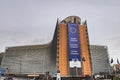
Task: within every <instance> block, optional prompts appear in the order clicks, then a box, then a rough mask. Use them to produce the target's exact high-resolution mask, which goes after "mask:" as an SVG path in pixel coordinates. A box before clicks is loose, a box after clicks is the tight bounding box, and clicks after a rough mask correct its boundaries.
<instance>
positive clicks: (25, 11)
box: [0, 0, 120, 60]
mask: <svg viewBox="0 0 120 80" xmlns="http://www.w3.org/2000/svg"><path fill="white" fill-rule="evenodd" d="M71 15H76V16H79V17H81V19H82V21H84V20H87V22H88V31H89V38H90V44H93V45H106V46H108V52H109V54H110V58H111V57H113V58H114V60H116V58H118V59H119V60H120V0H0V52H3V51H5V49H6V47H11V46H21V45H36V44H45V43H49V42H50V41H51V40H52V38H53V33H54V29H55V25H56V20H57V18H59V19H60V20H62V19H64V18H66V17H68V16H71Z"/></svg>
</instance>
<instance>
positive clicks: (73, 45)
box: [68, 23, 81, 66]
mask: <svg viewBox="0 0 120 80" xmlns="http://www.w3.org/2000/svg"><path fill="white" fill-rule="evenodd" d="M68 52H69V61H72V62H78V61H79V62H80V61H81V59H80V47H79V34H78V24H76V23H68ZM79 64H80V63H79ZM73 66H74V65H73Z"/></svg>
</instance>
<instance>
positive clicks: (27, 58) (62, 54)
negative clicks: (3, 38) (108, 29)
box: [1, 16, 110, 77]
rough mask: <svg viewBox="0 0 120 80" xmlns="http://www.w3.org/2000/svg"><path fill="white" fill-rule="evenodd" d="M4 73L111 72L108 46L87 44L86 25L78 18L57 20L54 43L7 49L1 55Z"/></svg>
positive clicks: (77, 73)
mask: <svg viewBox="0 0 120 80" xmlns="http://www.w3.org/2000/svg"><path fill="white" fill-rule="evenodd" d="M1 68H2V69H3V74H7V75H24V76H28V75H31V76H32V74H34V76H35V75H38V76H44V75H46V73H47V74H49V75H52V76H56V73H57V72H58V71H59V73H60V76H61V77H73V76H74V77H81V76H85V75H89V76H92V75H93V74H98V73H107V74H109V73H110V65H109V55H108V48H107V46H103V45H90V44H89V36H88V30H87V22H86V21H85V22H83V23H81V19H80V18H79V17H78V16H69V17H67V18H65V19H64V20H62V21H59V22H58V21H57V23H56V27H55V32H54V36H53V40H52V41H51V42H50V43H47V44H43V45H26V46H15V47H7V48H6V50H5V52H4V53H3V57H2V61H1Z"/></svg>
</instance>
